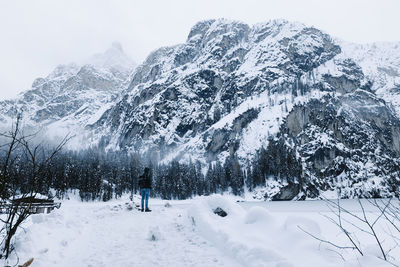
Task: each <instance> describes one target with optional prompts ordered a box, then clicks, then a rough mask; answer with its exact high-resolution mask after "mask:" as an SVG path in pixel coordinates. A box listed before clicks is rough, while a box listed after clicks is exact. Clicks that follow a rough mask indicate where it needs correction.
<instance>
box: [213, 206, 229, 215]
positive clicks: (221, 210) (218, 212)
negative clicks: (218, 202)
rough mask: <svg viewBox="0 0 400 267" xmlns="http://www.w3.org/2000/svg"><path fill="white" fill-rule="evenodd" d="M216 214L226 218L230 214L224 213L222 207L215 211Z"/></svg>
mask: <svg viewBox="0 0 400 267" xmlns="http://www.w3.org/2000/svg"><path fill="white" fill-rule="evenodd" d="M213 211H214V213H215V214H217V215H219V216H221V217H225V216H227V215H228V213H226V211H224V210H223V209H221V208H220V207H217V208H216V209H215V210H213Z"/></svg>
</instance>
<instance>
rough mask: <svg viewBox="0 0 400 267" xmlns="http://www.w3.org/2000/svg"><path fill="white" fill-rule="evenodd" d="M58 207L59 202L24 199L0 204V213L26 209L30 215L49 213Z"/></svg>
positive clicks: (32, 198)
mask: <svg viewBox="0 0 400 267" xmlns="http://www.w3.org/2000/svg"><path fill="white" fill-rule="evenodd" d="M60 207H61V203H60V202H54V200H51V199H40V198H34V197H24V198H17V199H13V200H11V201H8V202H3V203H0V213H8V212H9V211H10V210H11V209H14V208H18V209H19V210H24V209H26V208H28V209H29V213H31V214H37V213H50V212H51V211H52V210H54V209H55V208H57V209H59V208H60Z"/></svg>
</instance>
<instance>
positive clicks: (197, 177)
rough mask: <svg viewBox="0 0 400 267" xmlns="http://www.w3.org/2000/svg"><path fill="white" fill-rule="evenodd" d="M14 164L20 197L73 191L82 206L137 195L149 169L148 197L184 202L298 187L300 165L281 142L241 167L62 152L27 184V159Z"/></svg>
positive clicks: (119, 154) (231, 159) (233, 160)
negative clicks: (273, 184) (268, 186)
mask: <svg viewBox="0 0 400 267" xmlns="http://www.w3.org/2000/svg"><path fill="white" fill-rule="evenodd" d="M13 160H14V161H15V162H14V164H13V167H12V169H11V177H12V178H13V179H12V180H11V183H12V184H11V185H10V186H11V187H13V188H16V189H17V190H19V191H20V192H22V193H23V192H26V191H28V190H31V189H32V187H34V191H35V192H38V193H41V194H44V195H50V194H51V192H53V194H54V192H55V196H57V197H58V198H64V197H66V194H67V193H68V191H69V190H74V189H77V190H79V195H80V198H81V199H82V200H84V201H89V200H103V201H107V200H110V199H112V198H119V197H121V196H122V194H124V193H130V194H132V195H133V194H138V193H139V187H138V179H139V176H140V175H141V174H142V173H143V169H144V167H150V169H151V172H152V185H153V188H152V190H151V194H152V196H153V197H161V198H163V199H187V198H190V197H193V196H197V195H209V194H213V193H222V192H228V191H230V192H232V193H233V194H235V195H242V194H243V192H244V187H245V186H246V187H247V188H248V190H250V191H252V190H253V189H254V188H255V187H257V186H265V182H266V178H267V177H270V176H273V177H275V179H281V180H285V181H287V182H297V181H295V180H296V178H294V177H300V176H301V167H300V166H301V165H300V163H298V162H297V161H296V159H295V157H294V156H293V155H292V154H291V153H288V152H287V150H286V149H285V147H284V145H283V144H282V143H280V141H276V142H270V144H269V146H268V147H267V148H266V149H264V148H262V149H260V150H259V151H258V152H256V155H255V157H254V160H253V161H252V162H249V163H247V164H246V165H247V167H246V168H243V167H242V166H241V164H240V163H239V161H238V159H237V158H236V157H234V156H231V157H228V158H227V159H226V160H225V162H224V163H223V164H221V163H219V162H216V163H214V164H209V166H206V167H205V166H204V165H201V164H200V162H198V161H197V162H189V163H179V162H176V161H173V162H170V163H169V164H159V163H158V162H153V161H151V160H150V157H144V156H141V155H138V154H127V153H124V152H104V151H103V152H99V151H96V150H85V151H80V152H72V151H63V152H59V153H58V154H57V155H56V156H55V157H54V158H53V160H52V161H51V162H50V163H48V164H47V165H46V166H42V167H43V168H44V171H43V172H42V173H43V175H42V177H40V179H37V178H36V179H35V181H32V180H31V179H30V177H31V174H30V173H29V172H30V168H29V162H28V161H27V160H26V158H24V156H23V155H20V156H18V157H16V158H15V159H13ZM297 180H298V179H297Z"/></svg>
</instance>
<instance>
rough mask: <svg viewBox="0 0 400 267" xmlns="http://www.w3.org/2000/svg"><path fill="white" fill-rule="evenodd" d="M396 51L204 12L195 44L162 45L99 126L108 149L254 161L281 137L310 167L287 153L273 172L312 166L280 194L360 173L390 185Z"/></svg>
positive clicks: (371, 185) (329, 185)
mask: <svg viewBox="0 0 400 267" xmlns="http://www.w3.org/2000/svg"><path fill="white" fill-rule="evenodd" d="M388 53H389V54H391V53H395V54H396V55H400V53H399V50H398V46H396V44H381V45H379V44H375V45H365V46H357V45H354V44H345V43H344V42H340V41H334V40H333V39H332V38H331V37H330V36H329V35H327V34H326V33H323V32H322V31H320V30H318V29H315V28H313V27H307V26H306V25H303V24H301V23H293V22H288V21H284V20H272V21H269V22H267V23H262V24H257V25H254V26H248V25H246V24H244V23H241V22H236V21H229V20H224V19H220V20H208V21H202V22H199V23H197V24H196V25H195V26H194V27H193V28H192V30H191V31H190V33H189V36H188V39H187V41H186V43H184V44H180V45H176V46H173V47H163V48H160V49H158V50H156V51H154V52H153V53H151V55H149V57H148V58H147V59H146V60H145V62H144V63H142V64H141V65H140V66H139V67H138V68H137V69H136V70H135V72H134V73H133V74H132V80H131V82H130V85H129V87H128V89H127V90H126V91H125V92H124V93H123V94H122V95H121V97H120V98H119V100H118V101H117V102H116V104H115V105H114V106H112V107H111V108H110V109H108V110H107V111H106V112H105V113H104V114H103V116H102V117H101V118H100V120H99V121H97V122H96V123H95V124H93V125H92V126H90V127H89V128H90V129H92V131H93V133H94V136H95V138H94V140H96V141H98V140H100V141H99V144H100V145H101V146H104V147H106V148H107V149H112V150H115V149H127V150H130V151H142V152H144V151H148V150H151V151H153V152H154V151H156V152H157V153H156V154H157V155H158V156H159V158H160V159H161V160H164V161H169V160H171V159H178V160H184V161H185V160H189V159H196V160H200V161H202V162H203V163H204V164H206V163H208V162H213V161H215V160H219V161H220V162H223V161H224V160H225V159H226V158H227V157H228V156H229V155H230V156H231V157H237V158H238V159H239V161H240V162H242V163H243V164H246V163H248V162H249V160H251V159H252V158H253V157H254V155H255V151H256V150H258V149H260V148H261V147H268V148H269V150H268V151H269V153H270V155H269V156H271V157H273V155H272V153H276V151H275V152H274V149H273V148H277V149H279V150H278V151H280V155H282V154H283V155H288V154H293V157H294V158H296V159H297V160H298V163H297V164H299V166H296V164H294V163H288V161H287V158H282V161H280V162H279V163H276V162H275V165H274V168H275V170H278V171H272V172H271V175H272V176H275V177H276V176H278V177H285V176H289V173H290V172H286V173H284V170H291V169H296V168H298V169H299V170H301V172H299V173H298V177H297V178H298V179H294V180H293V177H292V179H289V177H287V178H288V179H289V180H290V181H289V182H288V180H287V179H286V180H284V179H282V180H281V183H280V185H279V186H280V187H281V188H287V193H282V194H283V195H282V194H281V195H280V198H292V197H295V196H299V194H300V193H301V194H303V195H304V196H306V197H307V196H309V197H315V196H316V195H318V191H319V190H321V189H322V190H323V191H326V190H335V192H336V191H343V190H342V188H349V185H350V184H357V185H356V186H355V187H354V188H356V189H354V190H359V188H360V187H362V186H367V187H368V189H365V190H362V191H363V192H367V193H365V194H369V195H371V194H377V195H382V194H389V192H390V191H392V190H391V188H392V187H393V186H395V185H396V184H397V183H398V181H397V179H398V178H396V177H399V166H400V162H399V159H398V157H399V155H400V121H399V114H400V113H398V111H399V110H400V105H399V103H400V102H399V101H398V100H397V99H396V98H394V97H393V92H395V94H399V93H400V90H399V87H398V81H399V74H398V72H397V71H398V70H399V68H400V64H399V63H400V61H399V60H398V59H399V56H397V57H393V56H390V57H389V56H388ZM385 101H386V102H385ZM396 111H397V112H396ZM396 113H397V114H396ZM276 156H277V155H275V158H276ZM270 162H271V163H267V165H268V164H272V162H274V161H273V160H271V161H270ZM270 167H271V169H273V167H272V166H270ZM349 178H351V179H350V180H349ZM299 180H300V181H301V182H299ZM345 181H346V182H345ZM349 181H351V182H349ZM343 183H350V184H346V185H344V184H343ZM299 184H300V186H299ZM382 184H384V185H385V186H383V188H385V189H384V190H383V191H384V192H383V193H382V192H380V191H379V190H381V189H380V188H381V187H380V186H381V185H382ZM350 188H351V187H350ZM349 190H350V191H346V192H342V194H344V195H345V196H354V195H359V194H358V193H357V192H356V191H354V190H353V189H349ZM352 190H353V191H352ZM344 191H345V190H344ZM376 191H379V192H376ZM282 192H284V190H283V189H282ZM285 194H286V196H285Z"/></svg>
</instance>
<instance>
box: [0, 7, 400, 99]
mask: <svg viewBox="0 0 400 267" xmlns="http://www.w3.org/2000/svg"><path fill="white" fill-rule="evenodd" d="M399 10H400V1H399V0H331V1H322V0H279V1H278V0H269V1H267V0H243V1H238V0H190V1H189V0H157V1H156V0H140V1H133V0H131V1H128V0H126V1H122V0H113V1H104V0H86V1H81V0H79V1H78V0H62V1H61V0H60V1H57V0H35V1H32V0H26V1H18V0H0V99H5V98H10V97H14V96H16V95H17V94H18V93H19V92H21V91H24V90H27V89H29V88H30V86H31V84H32V81H33V80H34V79H35V78H37V77H44V76H46V75H47V74H48V73H49V72H51V70H52V69H53V68H54V67H55V66H56V65H58V64H61V63H69V62H74V61H79V60H82V59H84V58H87V57H89V56H90V55H92V54H94V53H98V52H102V51H104V50H106V49H107V48H108V47H109V46H111V43H112V42H114V41H118V42H120V43H121V44H122V46H123V48H124V50H125V52H126V53H127V54H128V55H129V56H130V57H131V58H132V59H134V60H135V61H136V62H137V63H140V62H141V61H143V60H144V59H145V57H146V56H147V55H148V54H149V52H151V51H152V50H154V49H156V48H158V47H160V46H166V45H173V44H177V43H182V42H184V41H185V39H186V36H187V34H188V33H189V30H190V28H191V27H192V26H193V25H194V24H195V23H196V22H197V21H199V20H204V19H210V18H222V17H223V18H229V19H235V20H240V21H243V22H246V23H249V24H254V23H257V22H263V21H268V20H270V19H274V18H284V19H288V20H295V21H301V22H304V23H306V24H307V25H310V26H315V27H317V28H320V29H322V30H324V31H326V32H328V33H330V34H331V35H332V36H335V37H339V38H341V39H344V40H348V41H354V42H359V43H365V42H373V41H400V29H399V26H400V16H399V14H398V12H399Z"/></svg>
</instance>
